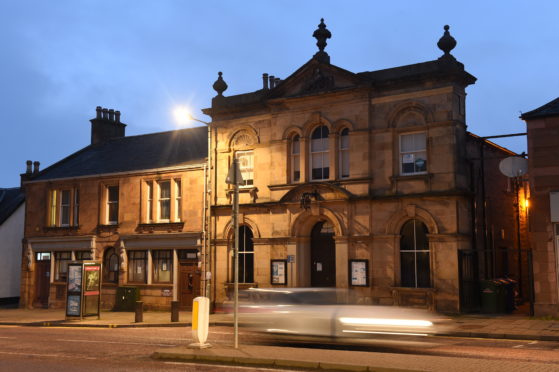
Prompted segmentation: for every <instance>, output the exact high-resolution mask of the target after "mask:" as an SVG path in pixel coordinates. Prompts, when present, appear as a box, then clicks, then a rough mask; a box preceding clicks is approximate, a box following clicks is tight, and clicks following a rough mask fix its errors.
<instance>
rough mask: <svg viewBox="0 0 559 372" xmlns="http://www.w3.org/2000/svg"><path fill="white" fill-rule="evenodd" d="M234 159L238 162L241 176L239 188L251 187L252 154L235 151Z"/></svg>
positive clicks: (252, 174)
mask: <svg viewBox="0 0 559 372" xmlns="http://www.w3.org/2000/svg"><path fill="white" fill-rule="evenodd" d="M235 157H236V158H237V159H238V161H239V168H240V170H241V175H242V176H243V182H242V183H241V185H240V186H241V187H252V185H254V152H253V151H252V150H251V151H237V152H236V153H235Z"/></svg>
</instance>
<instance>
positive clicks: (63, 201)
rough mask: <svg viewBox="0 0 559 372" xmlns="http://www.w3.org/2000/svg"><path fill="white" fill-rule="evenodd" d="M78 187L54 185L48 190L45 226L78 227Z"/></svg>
mask: <svg viewBox="0 0 559 372" xmlns="http://www.w3.org/2000/svg"><path fill="white" fill-rule="evenodd" d="M78 224H79V189H78V188H77V187H72V186H70V187H68V186H66V187H55V188H52V189H50V190H49V192H48V216H47V226H48V227H53V228H68V227H74V226H75V227H78Z"/></svg>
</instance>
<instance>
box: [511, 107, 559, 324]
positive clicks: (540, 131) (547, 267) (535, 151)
mask: <svg viewBox="0 0 559 372" xmlns="http://www.w3.org/2000/svg"><path fill="white" fill-rule="evenodd" d="M520 117H521V119H523V120H525V121H526V128H527V133H528V154H529V155H530V156H529V158H528V175H529V180H530V194H529V196H530V198H529V204H530V216H529V237H530V248H531V250H532V254H533V270H534V290H535V306H534V310H535V314H536V315H538V316H540V315H554V316H557V315H559V285H558V283H559V277H558V276H559V146H558V143H557V140H558V138H559V98H557V99H555V100H553V101H551V102H549V103H547V104H545V105H543V106H541V107H538V108H537V109H535V110H532V111H529V112H526V113H524V114H522V115H521V116H520Z"/></svg>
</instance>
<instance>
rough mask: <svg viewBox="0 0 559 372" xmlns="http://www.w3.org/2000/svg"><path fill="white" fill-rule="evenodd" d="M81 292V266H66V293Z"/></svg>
mask: <svg viewBox="0 0 559 372" xmlns="http://www.w3.org/2000/svg"><path fill="white" fill-rule="evenodd" d="M81 291H82V265H68V292H78V293H81Z"/></svg>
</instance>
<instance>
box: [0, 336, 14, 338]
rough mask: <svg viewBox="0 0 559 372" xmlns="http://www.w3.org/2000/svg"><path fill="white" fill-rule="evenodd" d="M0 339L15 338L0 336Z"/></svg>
mask: <svg viewBox="0 0 559 372" xmlns="http://www.w3.org/2000/svg"><path fill="white" fill-rule="evenodd" d="M0 338H15V337H6V336H0Z"/></svg>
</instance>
